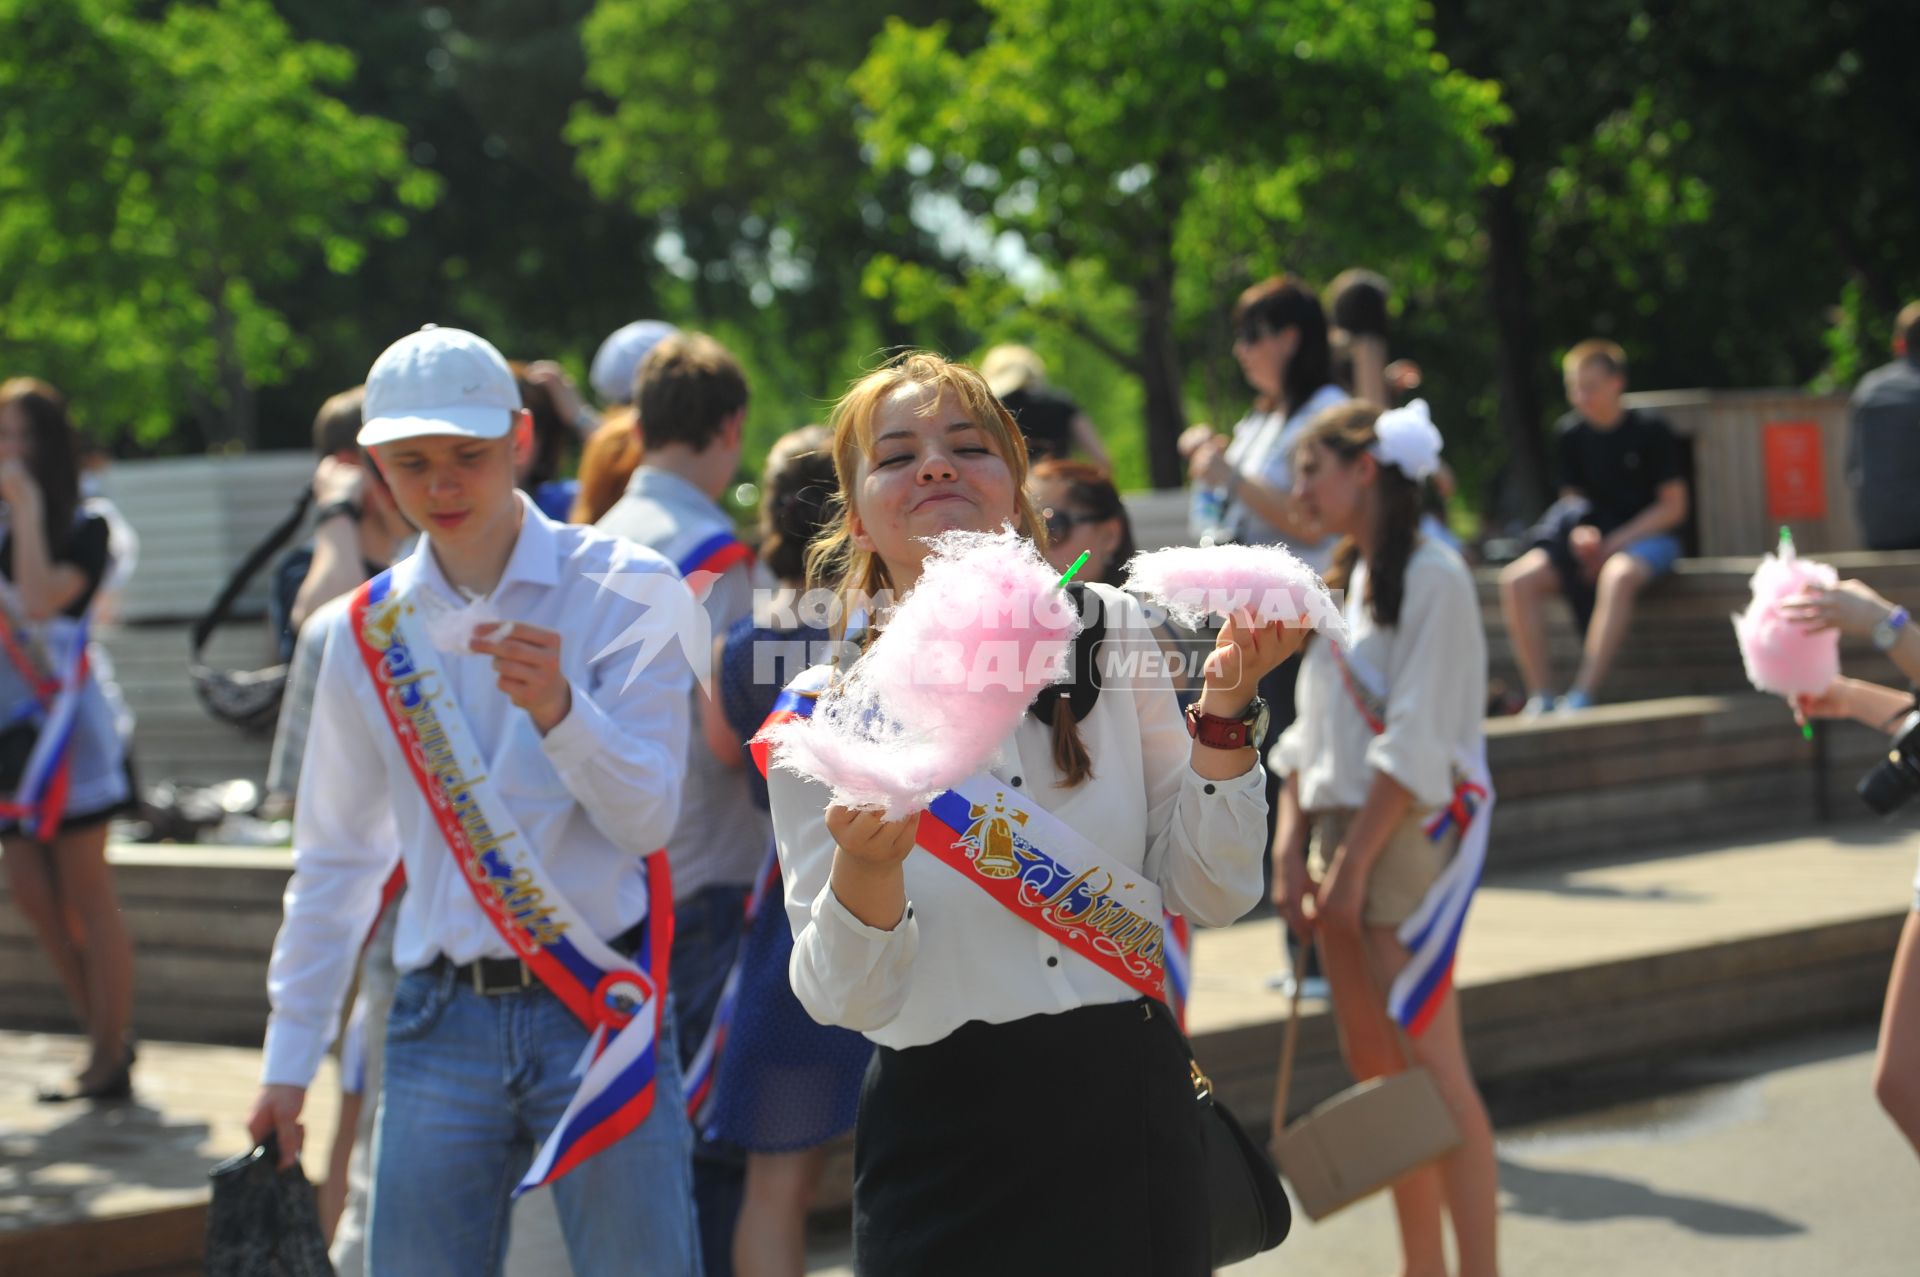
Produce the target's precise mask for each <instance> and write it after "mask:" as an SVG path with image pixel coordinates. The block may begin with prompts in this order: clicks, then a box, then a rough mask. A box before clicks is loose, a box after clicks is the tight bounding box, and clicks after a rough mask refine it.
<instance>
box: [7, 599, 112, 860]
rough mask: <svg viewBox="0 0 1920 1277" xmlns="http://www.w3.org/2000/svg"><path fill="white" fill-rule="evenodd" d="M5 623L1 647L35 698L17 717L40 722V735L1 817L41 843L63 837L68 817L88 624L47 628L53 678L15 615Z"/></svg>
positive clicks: (85, 672) (58, 624)
mask: <svg viewBox="0 0 1920 1277" xmlns="http://www.w3.org/2000/svg"><path fill="white" fill-rule="evenodd" d="M7 613H8V615H7V617H6V619H4V620H0V647H4V648H5V650H6V655H7V659H8V660H9V661H10V662H12V664H13V667H14V669H15V671H16V672H18V674H19V675H20V678H21V679H22V680H23V681H24V682H25V683H26V685H27V686H28V687H30V688H32V689H33V698H32V699H30V700H28V701H25V702H23V703H22V704H21V705H19V706H18V707H17V708H16V709H15V717H16V718H20V719H26V720H28V721H32V722H34V723H36V725H37V727H38V734H37V735H36V736H35V737H34V741H33V749H32V750H31V751H29V752H28V754H27V763H26V767H25V769H24V770H23V771H22V772H21V775H20V785H19V788H17V789H15V790H14V792H13V793H11V794H8V795H6V796H5V797H3V798H0V819H4V820H10V821H13V822H15V823H16V824H18V825H19V826H20V830H21V832H22V833H24V834H26V835H27V836H28V837H29V838H32V839H35V840H36V841H39V842H51V841H52V840H53V839H54V838H55V837H56V836H57V835H58V834H59V833H60V825H61V822H62V821H63V820H64V819H65V818H66V814H67V792H68V787H69V785H70V783H71V780H72V776H73V749H72V745H73V730H74V724H75V722H76V721H77V719H78V716H79V710H80V693H81V691H82V689H83V688H84V687H85V686H86V682H87V678H88V676H89V673H90V670H89V668H88V664H87V622H86V619H85V618H84V617H83V618H81V619H80V620H78V621H69V620H67V619H66V618H58V619H56V620H54V621H50V622H48V623H47V625H46V627H45V628H46V634H47V637H48V638H49V639H56V640H59V642H58V643H56V645H55V646H56V647H57V648H58V652H57V655H56V656H55V658H54V659H55V662H56V665H57V668H56V669H55V670H54V671H52V673H51V674H47V673H43V672H42V671H41V667H40V664H39V663H38V662H36V661H35V660H34V659H33V656H32V654H30V653H29V652H28V650H27V648H26V645H25V644H26V642H27V640H26V639H25V637H24V634H23V632H22V631H21V630H20V629H19V628H17V627H16V615H17V614H16V613H15V612H14V610H13V609H12V608H8V609H7Z"/></svg>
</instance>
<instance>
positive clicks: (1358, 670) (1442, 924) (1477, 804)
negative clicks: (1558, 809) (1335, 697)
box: [1326, 639, 1494, 1037]
mask: <svg viewBox="0 0 1920 1277" xmlns="http://www.w3.org/2000/svg"><path fill="white" fill-rule="evenodd" d="M1326 643H1327V650H1328V651H1329V652H1330V653H1331V654H1332V656H1333V661H1334V665H1335V666H1336V667H1337V668H1338V669H1339V671H1340V680H1341V682H1342V683H1344V684H1345V685H1346V689H1347V696H1348V698H1349V699H1351V700H1352V702H1353V706H1354V708H1355V709H1356V710H1358V711H1359V713H1360V717H1361V719H1362V720H1364V721H1365V722H1366V724H1367V728H1368V730H1369V731H1371V732H1372V733H1373V734H1374V735H1376V736H1378V735H1379V734H1380V733H1381V732H1383V731H1385V730H1386V694H1387V689H1386V683H1385V680H1384V679H1381V678H1380V677H1379V676H1378V675H1377V674H1376V673H1375V672H1374V671H1373V670H1372V669H1371V668H1370V667H1369V666H1368V665H1366V663H1365V662H1364V661H1362V660H1360V659H1359V657H1358V656H1357V655H1356V654H1354V653H1352V652H1348V651H1345V650H1344V649H1342V648H1341V646H1340V644H1338V643H1336V642H1334V641H1333V640H1331V639H1328V640H1326ZM1453 766H1454V773H1455V776H1456V780H1455V781H1454V786H1453V793H1452V794H1451V795H1450V796H1449V798H1448V800H1447V803H1446V805H1445V806H1443V807H1441V808H1440V810H1439V811H1437V812H1435V813H1434V815H1433V816H1432V817H1430V818H1429V819H1428V820H1427V822H1426V824H1425V825H1423V826H1422V828H1423V829H1424V831H1425V833H1426V835H1427V837H1428V838H1429V839H1432V840H1433V841H1435V842H1438V841H1439V840H1440V839H1441V838H1443V837H1445V836H1446V835H1447V834H1448V833H1449V832H1451V831H1454V830H1458V831H1459V834H1460V845H1459V848H1458V849H1457V850H1456V851H1455V852H1454V854H1453V858H1452V859H1451V860H1449V861H1448V862H1447V867H1446V868H1445V869H1443V870H1441V871H1440V876H1439V877H1438V878H1436V879H1434V883H1433V886H1431V887H1429V888H1428V889H1427V894H1426V896H1425V897H1424V898H1423V899H1422V900H1421V902H1420V907H1419V908H1418V909H1416V910H1414V912H1413V915H1412V916H1411V917H1409V918H1408V919H1407V920H1406V921H1405V922H1403V923H1401V924H1400V929H1399V931H1398V933H1397V934H1398V936H1399V939H1400V943H1401V944H1403V945H1405V946H1406V947H1407V952H1408V953H1409V954H1410V955H1411V957H1410V958H1409V960H1408V962H1407V965H1406V966H1405V967H1403V968H1402V969H1401V971H1400V974H1399V975H1397V976H1395V977H1394V981H1393V987H1392V988H1391V989H1389V990H1388V991H1387V1011H1388V1013H1389V1014H1391V1015H1392V1016H1393V1018H1394V1019H1395V1020H1396V1021H1397V1022H1398V1023H1399V1024H1400V1027H1401V1028H1403V1029H1405V1030H1406V1031H1407V1032H1408V1033H1409V1034H1410V1035H1412V1036H1414V1037H1419V1036H1420V1035H1421V1034H1422V1033H1424V1032H1426V1030H1427V1026H1428V1025H1429V1024H1431V1023H1432V1022H1433V1016H1434V1013H1435V1012H1436V1011H1438V1010H1439V1009H1440V1005H1441V1003H1443V1002H1445V1001H1446V998H1447V994H1448V993H1449V992H1451V991H1452V989H1453V964H1454V959H1455V958H1456V957H1457V956H1458V954H1459V951H1460V934H1461V932H1462V931H1464V930H1465V929H1466V925H1467V911H1468V909H1469V908H1470V907H1471V906H1472V904H1473V893H1474V891H1475V889H1476V888H1478V887H1479V885H1480V875H1481V873H1482V871H1483V870H1484V869H1485V868H1486V863H1487V836H1488V831H1489V829H1490V828H1491V821H1492V816H1493V801H1494V794H1493V775H1492V772H1491V771H1490V770H1489V769H1488V767H1487V745H1486V741H1485V739H1481V740H1479V741H1478V743H1477V747H1476V749H1475V751H1474V752H1472V753H1463V754H1461V755H1460V756H1459V757H1457V758H1455V759H1454V763H1453Z"/></svg>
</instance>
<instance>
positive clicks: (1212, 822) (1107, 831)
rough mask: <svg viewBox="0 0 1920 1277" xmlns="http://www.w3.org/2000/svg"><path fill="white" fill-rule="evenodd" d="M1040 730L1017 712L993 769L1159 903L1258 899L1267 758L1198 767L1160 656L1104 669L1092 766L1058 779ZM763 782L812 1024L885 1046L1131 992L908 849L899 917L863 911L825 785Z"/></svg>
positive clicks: (1120, 614) (1123, 615)
mask: <svg viewBox="0 0 1920 1277" xmlns="http://www.w3.org/2000/svg"><path fill="white" fill-rule="evenodd" d="M1096 594H1097V595H1098V596H1099V598H1100V600H1101V602H1102V604H1103V605H1104V607H1105V608H1106V611H1105V612H1104V613H1103V616H1104V617H1105V619H1106V623H1107V632H1108V642H1109V644H1113V645H1114V646H1116V647H1117V646H1120V644H1117V643H1115V640H1116V639H1117V638H1120V639H1122V642H1123V643H1124V644H1125V645H1126V646H1128V647H1131V646H1132V645H1133V644H1135V643H1137V644H1140V645H1142V647H1143V650H1153V651H1157V650H1158V644H1157V643H1156V641H1155V640H1154V638H1153V633H1152V630H1151V629H1150V628H1148V626H1147V624H1146V620H1145V616H1144V613H1143V612H1142V611H1141V608H1140V604H1139V603H1138V602H1137V601H1136V600H1134V599H1132V598H1131V597H1129V596H1127V595H1124V594H1122V593H1120V592H1119V591H1117V590H1113V589H1109V588H1107V587H1106V586H1092V587H1089V590H1088V595H1089V598H1091V597H1093V596H1094V595H1096ZM1123 636H1124V637H1123ZM1052 739H1053V738H1052V729H1051V728H1049V727H1048V726H1047V725H1046V724H1045V723H1042V722H1040V721H1039V720H1038V719H1036V718H1034V717H1033V716H1032V715H1028V716H1026V717H1025V718H1024V719H1023V720H1022V721H1021V724H1020V726H1019V727H1018V728H1017V729H1015V731H1014V733H1013V734H1012V736H1010V737H1009V738H1008V739H1007V741H1006V743H1005V744H1004V745H1003V746H1002V747H1001V751H1000V758H999V760H998V761H997V762H996V764H995V765H994V766H993V767H991V768H990V769H989V771H990V774H991V775H993V776H994V777H996V778H997V779H999V780H1001V781H1004V782H1005V783H1006V784H1007V785H1009V786H1010V787H1012V788H1013V789H1015V790H1017V791H1018V792H1020V793H1022V794H1024V795H1026V796H1027V797H1028V798H1030V799H1032V800H1034V801H1036V802H1038V803H1039V804H1040V806H1042V807H1044V808H1046V809H1047V810H1048V811H1050V812H1052V813H1053V814H1054V815H1056V816H1058V817H1060V818H1061V819H1062V820H1064V821H1065V822H1066V823H1067V824H1069V825H1071V826H1072V827H1073V828H1074V829H1075V830H1077V831H1078V832H1079V833H1080V834H1081V835H1083V836H1084V837H1085V838H1086V839H1087V841H1089V842H1090V843H1092V844H1093V845H1094V846H1095V847H1098V848H1099V849H1100V850H1101V853H1102V860H1103V862H1104V863H1106V864H1108V865H1111V866H1114V867H1120V868H1126V869H1134V870H1138V871H1140V872H1142V873H1144V874H1146V875H1147V877H1149V878H1151V879H1152V880H1153V881H1154V882H1156V883H1157V884H1159V887H1160V889H1161V891H1162V892H1163V893H1164V896H1165V904H1166V907H1167V908H1168V909H1171V910H1173V911H1175V912H1176V913H1181V914H1184V915H1186V916H1187V917H1188V918H1189V919H1191V920H1192V921H1194V922H1196V923H1201V924H1205V925H1209V926H1225V925H1227V924H1228V923H1231V922H1234V921H1236V920H1237V919H1238V918H1239V917H1240V916H1241V915H1242V914H1244V913H1246V912H1247V910H1249V909H1251V908H1252V907H1253V906H1254V904H1255V903H1257V902H1258V900H1259V898H1260V890H1261V881H1260V859H1261V855H1262V853H1263V851H1264V849H1265V845H1266V832H1267V830H1266V812H1267V803H1266V788H1265V775H1264V773H1263V772H1262V771H1261V770H1260V768H1259V767H1257V766H1255V767H1249V768H1248V769H1247V771H1246V772H1245V773H1244V774H1242V775H1240V776H1237V777H1235V778H1234V779H1232V780H1218V781H1209V780H1205V779H1203V778H1202V777H1201V776H1200V775H1199V774H1198V773H1196V772H1195V771H1194V770H1193V766H1192V750H1193V743H1192V741H1191V740H1190V739H1189V738H1188V736H1187V728H1186V722H1185V720H1184V718H1183V717H1182V716H1181V713H1180V707H1179V704H1178V703H1177V702H1176V701H1175V699H1174V695H1173V686H1172V684H1171V683H1170V682H1169V681H1168V679H1167V676H1166V673H1165V671H1164V668H1163V667H1162V668H1158V669H1154V670H1152V671H1151V672H1148V671H1147V670H1145V669H1137V670H1135V671H1133V672H1132V674H1131V675H1129V674H1128V673H1127V672H1126V671H1124V670H1122V671H1119V672H1117V673H1114V674H1113V675H1112V676H1110V677H1108V678H1106V679H1104V680H1103V681H1102V690H1101V694H1100V699H1099V700H1098V702H1097V703H1096V704H1095V705H1094V707H1093V711H1092V712H1091V713H1090V714H1089V715H1088V716H1087V717H1086V718H1085V719H1084V720H1083V721H1082V722H1081V723H1080V739H1081V740H1082V742H1084V743H1085V745H1086V747H1087V753H1088V755H1089V756H1090V757H1091V758H1092V760H1093V778H1092V779H1090V780H1088V781H1086V782H1084V783H1083V784H1081V785H1080V786H1079V787H1077V788H1074V789H1062V788H1060V787H1058V786H1057V785H1056V784H1055V783H1054V780H1055V772H1054V769H1053V747H1052ZM1249 758H1250V759H1251V756H1249ZM767 789H768V793H769V795H770V797H771V798H772V803H773V823H774V836H775V838H776V840H777V841H778V844H779V848H780V869H781V873H782V876H783V877H784V879H785V883H786V893H787V895H786V899H787V918H788V921H789V922H790V923H791V924H792V926H793V932H794V948H793V957H792V960H791V963H790V965H789V967H788V975H789V977H790V978H791V980H792V983H793V991H794V993H795V994H796V995H797V996H798V997H799V999H800V1003H801V1005H802V1006H804V1007H806V1009H807V1012H808V1014H810V1015H812V1016H813V1018H814V1019H815V1020H818V1021H820V1022H821V1023H822V1024H837V1025H842V1026H844V1027H846V1028H849V1029H855V1030H858V1031H859V1032H861V1033H864V1034H865V1035H866V1036H867V1037H869V1038H871V1039H872V1040H873V1041H875V1042H878V1043H880V1044H881V1045H883V1046H892V1047H907V1046H919V1045H923V1044H925V1043H928V1042H936V1041H939V1040H940V1039H941V1038H944V1037H945V1036H947V1034H949V1033H951V1032H952V1031H953V1030H954V1029H956V1028H958V1027H959V1026H960V1025H962V1024H964V1023H966V1022H967V1021H969V1020H983V1021H986V1022H988V1023H991V1024H999V1023H1005V1022H1006V1021H1009V1020H1016V1019H1020V1018H1021V1017H1024V1016H1029V1015H1040V1014H1051V1013H1055V1012H1060V1011H1070V1010H1072V1009H1074V1008H1075V1007H1081V1006H1094V1005H1099V1004H1102V1003H1110V1002H1123V1001H1126V1000H1128V999H1131V998H1135V997H1138V996H1139V995H1138V994H1137V993H1136V992H1134V991H1133V990H1132V989H1131V988H1129V987H1128V986H1127V985H1126V984H1124V983H1122V982H1121V981H1120V980H1119V979H1118V978H1117V977H1114V976H1111V975H1108V974H1107V973H1106V972H1104V971H1102V970H1100V969H1099V968H1098V967H1096V966H1094V965H1093V964H1092V963H1091V962H1089V961H1087V960H1086V959H1084V958H1081V957H1080V956H1078V955H1077V954H1075V953H1073V952H1072V951H1070V950H1068V949H1065V948H1064V947H1063V946H1061V945H1060V944H1059V943H1058V942H1057V941H1055V940H1053V939H1051V938H1049V937H1048V936H1047V935H1046V934H1045V933H1044V932H1042V931H1040V930H1039V929H1037V928H1035V927H1033V926H1030V925H1029V924H1027V923H1025V922H1023V921H1021V920H1020V919H1019V918H1017V917H1015V916H1014V914H1013V913H1012V912H1011V911H1009V910H1008V909H1007V908H1006V907H1005V906H1004V905H1001V904H999V903H998V902H996V901H995V900H993V899H992V898H991V897H990V896H988V895H987V894H986V892H984V891H982V890H981V889H980V888H979V887H977V886H975V885H974V884H973V883H971V882H969V881H968V880H967V879H965V878H963V877H962V876H961V875H960V874H959V873H958V872H957V871H955V870H953V869H951V868H949V867H948V866H946V865H944V864H942V863H941V862H940V861H938V860H936V859H934V857H933V856H932V854H931V853H929V852H926V851H924V850H921V849H918V848H916V849H915V850H914V851H913V852H911V853H909V855H908V856H907V859H906V862H905V867H904V872H905V875H906V889H907V899H908V907H907V913H906V916H905V917H904V918H903V919H902V920H901V922H900V923H899V925H897V926H896V927H894V929H893V930H891V931H882V930H880V929H878V928H876V927H869V926H867V925H866V924H865V923H863V922H861V921H860V920H859V919H857V918H855V917H854V916H853V915H852V914H851V913H849V912H848V911H847V909H846V907H845V906H844V905H842V904H841V903H840V901H839V900H838V898H836V897H835V896H834V894H833V891H832V889H831V888H830V886H829V885H828V875H829V873H830V872H831V870H832V868H833V855H834V844H833V839H832V838H831V837H830V836H829V835H828V833H827V827H826V820H825V813H826V807H827V802H828V793H827V789H826V787H825V786H823V785H819V784H816V783H814V782H812V781H808V780H803V779H802V778H800V777H798V776H796V775H794V774H793V773H791V772H787V771H782V770H779V769H776V770H775V771H774V773H773V775H772V777H771V778H770V779H769V782H768V785H767Z"/></svg>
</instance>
